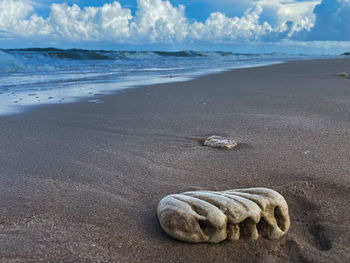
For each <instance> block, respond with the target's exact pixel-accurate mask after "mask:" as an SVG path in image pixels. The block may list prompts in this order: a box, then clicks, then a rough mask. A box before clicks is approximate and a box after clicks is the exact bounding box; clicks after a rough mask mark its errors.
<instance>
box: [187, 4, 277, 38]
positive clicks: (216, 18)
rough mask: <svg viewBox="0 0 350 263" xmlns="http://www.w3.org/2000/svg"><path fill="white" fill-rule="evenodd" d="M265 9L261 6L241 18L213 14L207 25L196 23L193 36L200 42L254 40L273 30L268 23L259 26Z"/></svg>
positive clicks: (249, 10)
mask: <svg viewBox="0 0 350 263" xmlns="http://www.w3.org/2000/svg"><path fill="white" fill-rule="evenodd" d="M262 11H263V9H262V7H261V6H260V5H256V6H255V7H253V8H250V9H248V10H247V11H246V12H245V13H244V15H243V16H242V17H241V18H238V17H233V18H229V17H227V16H225V15H224V14H222V13H219V12H216V13H212V14H211V15H210V16H209V18H208V19H207V20H206V21H205V23H198V22H195V23H194V24H193V25H192V27H191V31H192V36H193V38H195V39H198V40H209V41H210V40H213V39H216V40H253V39H257V38H259V37H260V36H261V35H264V34H266V33H268V32H271V31H272V30H273V29H272V28H271V26H270V25H269V24H268V23H266V22H265V23H263V24H259V17H260V14H261V13H262Z"/></svg>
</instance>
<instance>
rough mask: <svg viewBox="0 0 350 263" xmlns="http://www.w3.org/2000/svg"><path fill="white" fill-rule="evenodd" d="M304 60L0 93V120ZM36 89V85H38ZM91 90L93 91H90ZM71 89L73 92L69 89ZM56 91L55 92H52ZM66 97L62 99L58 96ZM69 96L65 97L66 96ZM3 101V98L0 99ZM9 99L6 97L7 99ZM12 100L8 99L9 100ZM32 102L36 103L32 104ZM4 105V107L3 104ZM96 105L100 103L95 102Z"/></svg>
mask: <svg viewBox="0 0 350 263" xmlns="http://www.w3.org/2000/svg"><path fill="white" fill-rule="evenodd" d="M341 58H342V57H327V58H319V59H341ZM304 60H314V58H312V57H305V58H302V57H300V58H295V59H293V58H288V59H287V58H285V60H283V59H282V58H281V60H280V61H272V60H271V61H270V62H266V61H265V62H260V63H257V64H249V63H248V64H247V65H244V66H242V65H241V66H238V65H235V66H233V65H232V67H231V68H216V69H212V68H207V69H206V70H204V69H202V70H199V69H197V70H195V71H194V72H192V73H187V74H183V73H181V74H180V73H176V74H175V75H173V73H169V74H170V75H169V76H165V75H162V76H155V75H153V76H148V77H149V78H148V77H147V76H146V75H145V76H138V77H137V78H134V79H130V80H126V79H124V80H122V81H118V80H115V81H113V82H105V83H92V84H89V83H82V84H70V85H68V86H67V87H61V88H58V89H53V90H51V89H47V90H43V91H40V92H39V93H37V92H36V91H35V90H32V89H29V90H24V91H21V92H0V104H2V105H0V116H11V115H15V114H21V113H23V112H25V111H27V110H31V109H35V108H36V107H42V106H44V107H45V106H51V105H64V104H71V103H79V102H85V101H87V100H89V99H90V100H93V98H96V97H99V96H108V95H114V94H117V93H119V92H124V91H126V90H128V89H134V88H138V87H142V86H151V85H159V84H167V83H173V82H184V81H191V80H195V79H198V78H201V77H203V76H208V75H213V74H220V73H223V72H229V71H232V70H237V69H245V68H257V67H266V66H272V65H277V64H283V63H288V62H290V61H304ZM38 85H39V83H38ZM92 86H93V87H94V88H92ZM72 87H73V88H72ZM54 90H56V91H54ZM62 94H66V95H62ZM67 94H69V95H67ZM78 94H79V95H78ZM1 96H2V97H4V98H1ZM9 96H10V97H9ZM11 96H12V97H11ZM9 100H14V101H13V102H12V103H7V102H6V101H9ZM34 101H36V102H34ZM4 102H5V103H4ZM97 103H100V102H97Z"/></svg>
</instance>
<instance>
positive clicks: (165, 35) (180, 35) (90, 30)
mask: <svg viewBox="0 0 350 263" xmlns="http://www.w3.org/2000/svg"><path fill="white" fill-rule="evenodd" d="M202 1H204V0H202ZM223 1H224V2H225V3H227V5H230V4H231V5H232V8H234V6H244V7H245V8H248V9H247V10H246V11H245V12H244V14H242V15H241V16H235V17H228V16H227V15H225V14H224V13H221V12H214V13H212V14H210V15H209V17H208V18H207V20H206V21H205V22H196V21H195V22H190V21H189V20H188V19H187V18H186V16H185V6H183V5H179V6H174V5H172V4H171V3H170V2H169V1H165V0H137V3H138V5H137V11H136V13H135V16H132V13H131V10H130V9H129V8H124V7H122V6H121V4H120V3H119V2H118V1H115V2H113V3H111V4H104V5H103V6H100V7H85V8H80V7H79V6H78V5H76V4H74V5H72V6H69V5H67V4H52V5H51V7H50V14H49V16H48V17H47V18H44V17H41V16H39V15H38V14H37V13H36V12H35V7H36V4H35V3H33V2H30V1H26V0H0V39H2V40H4V39H6V38H12V39H16V38H25V39H36V40H37V39H42V40H43V41H44V42H45V41H46V42H47V43H49V42H51V41H53V42H67V41H68V42H77V43H78V42H82V41H89V42H103V41H110V42H115V43H136V44H140V43H141V44H147V43H173V42H186V41H190V42H191V41H210V42H226V41H259V40H266V39H268V40H281V39H284V38H294V37H295V36H296V35H298V34H299V33H300V32H308V31H310V30H312V32H313V33H312V34H313V35H314V38H317V37H318V38H320V35H322V32H321V29H323V28H327V27H326V26H325V24H326V22H327V20H330V21H331V25H330V26H329V28H327V29H329V31H330V30H333V31H334V32H338V31H339V30H338V31H337V28H339V26H340V25H339V17H340V18H341V20H340V21H341V23H342V25H341V30H342V31H340V32H341V33H342V34H343V33H344V32H348V31H346V30H349V29H347V28H346V25H348V24H349V23H350V16H349V15H348V14H349V11H350V0H323V2H322V4H321V5H318V6H317V8H316V11H315V13H316V16H317V20H316V19H315V17H316V16H315V14H314V13H313V10H314V8H315V6H316V5H317V4H319V3H320V0H310V1H302V2H300V1H297V0H245V1H243V0H223ZM329 6H330V7H332V8H333V9H332V10H334V11H335V12H334V14H333V13H332V14H329V12H327V11H326V10H325V7H329ZM315 20H316V26H315V28H313V27H314V25H315ZM341 33H339V34H338V35H336V36H335V37H340V35H341ZM348 33H350V32H348ZM347 37H348V38H350V34H347ZM343 38H344V37H343Z"/></svg>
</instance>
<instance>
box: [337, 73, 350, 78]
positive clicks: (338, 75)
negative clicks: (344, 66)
mask: <svg viewBox="0 0 350 263" xmlns="http://www.w3.org/2000/svg"><path fill="white" fill-rule="evenodd" d="M335 76H337V77H347V76H349V74H348V73H346V72H339V73H337V74H335Z"/></svg>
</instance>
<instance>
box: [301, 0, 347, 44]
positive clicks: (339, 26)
mask: <svg viewBox="0 0 350 263" xmlns="http://www.w3.org/2000/svg"><path fill="white" fill-rule="evenodd" d="M314 13H315V15H316V23H315V26H314V28H313V29H312V31H311V33H310V34H309V36H308V39H309V40H338V41H350V26H349V25H350V0H323V1H322V3H321V4H319V5H318V6H316V8H315V11H314Z"/></svg>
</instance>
